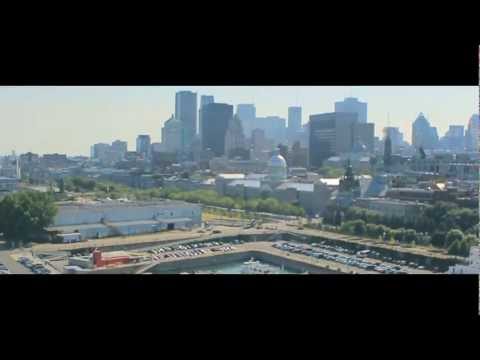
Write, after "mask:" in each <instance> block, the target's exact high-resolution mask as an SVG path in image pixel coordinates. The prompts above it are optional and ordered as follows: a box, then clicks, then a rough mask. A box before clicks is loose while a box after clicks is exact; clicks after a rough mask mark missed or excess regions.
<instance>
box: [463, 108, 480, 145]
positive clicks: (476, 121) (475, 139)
mask: <svg viewBox="0 0 480 360" xmlns="http://www.w3.org/2000/svg"><path fill="white" fill-rule="evenodd" d="M479 130H480V117H479V115H478V114H473V115H472V117H471V118H470V120H469V121H468V127H467V131H466V132H465V145H466V148H467V150H468V151H475V152H477V151H478V150H479V146H478V145H479V137H480V131H479Z"/></svg>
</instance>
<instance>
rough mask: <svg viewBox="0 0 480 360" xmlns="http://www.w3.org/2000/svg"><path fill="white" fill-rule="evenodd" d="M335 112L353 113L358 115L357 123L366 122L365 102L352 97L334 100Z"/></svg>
mask: <svg viewBox="0 0 480 360" xmlns="http://www.w3.org/2000/svg"><path fill="white" fill-rule="evenodd" d="M335 112H348V113H355V114H357V115H358V122H359V123H366V122H367V103H366V102H361V101H358V99H357V98H354V97H348V98H345V100H343V101H337V102H335Z"/></svg>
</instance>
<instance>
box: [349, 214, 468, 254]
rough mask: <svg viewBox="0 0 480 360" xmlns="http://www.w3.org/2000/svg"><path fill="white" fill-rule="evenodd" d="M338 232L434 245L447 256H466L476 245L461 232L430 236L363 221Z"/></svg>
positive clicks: (351, 222)
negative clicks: (445, 250) (442, 249)
mask: <svg viewBox="0 0 480 360" xmlns="http://www.w3.org/2000/svg"><path fill="white" fill-rule="evenodd" d="M340 232H342V233H345V234H350V235H356V236H364V237H369V238H373V239H383V240H384V241H393V240H394V241H397V242H400V243H407V244H412V245H415V244H420V245H429V244H432V245H435V246H438V247H443V248H445V249H447V251H448V253H449V254H452V255H459V256H468V255H469V253H470V247H471V246H473V245H475V244H477V238H476V237H475V236H474V235H467V236H465V235H464V234H463V232H462V231H461V230H458V229H451V230H449V231H448V232H446V233H443V232H436V233H434V234H433V235H432V236H430V235H428V234H425V233H421V232H417V231H415V230H414V229H404V228H400V229H391V228H389V227H387V226H384V225H376V224H369V223H365V221H363V220H351V221H346V222H344V223H343V224H342V226H341V227H340Z"/></svg>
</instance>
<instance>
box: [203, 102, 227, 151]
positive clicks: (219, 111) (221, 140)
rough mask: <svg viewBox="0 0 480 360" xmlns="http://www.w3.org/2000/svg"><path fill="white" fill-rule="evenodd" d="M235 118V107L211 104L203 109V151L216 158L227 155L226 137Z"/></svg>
mask: <svg viewBox="0 0 480 360" xmlns="http://www.w3.org/2000/svg"><path fill="white" fill-rule="evenodd" d="M232 117H233V106H232V105H228V104H219V103H211V104H208V105H205V106H204V107H202V149H204V150H206V149H211V150H212V151H213V152H214V154H215V155H216V156H223V155H224V154H225V135H226V133H227V129H228V126H229V124H230V121H231V119H232Z"/></svg>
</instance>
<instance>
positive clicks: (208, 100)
mask: <svg viewBox="0 0 480 360" xmlns="http://www.w3.org/2000/svg"><path fill="white" fill-rule="evenodd" d="M214 102H215V98H214V97H213V95H202V96H201V97H200V109H198V134H199V135H200V141H201V139H202V107H204V106H205V105H208V104H212V103H214Z"/></svg>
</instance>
